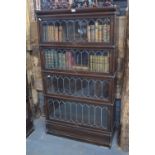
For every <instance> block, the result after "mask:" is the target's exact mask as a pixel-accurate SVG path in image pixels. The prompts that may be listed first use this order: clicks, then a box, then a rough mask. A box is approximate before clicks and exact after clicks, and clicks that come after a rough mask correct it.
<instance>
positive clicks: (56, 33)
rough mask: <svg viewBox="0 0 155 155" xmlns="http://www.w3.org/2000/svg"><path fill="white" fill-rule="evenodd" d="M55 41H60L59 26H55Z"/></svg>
mask: <svg viewBox="0 0 155 155" xmlns="http://www.w3.org/2000/svg"><path fill="white" fill-rule="evenodd" d="M54 41H55V42H57V41H59V29H58V26H55V27H54Z"/></svg>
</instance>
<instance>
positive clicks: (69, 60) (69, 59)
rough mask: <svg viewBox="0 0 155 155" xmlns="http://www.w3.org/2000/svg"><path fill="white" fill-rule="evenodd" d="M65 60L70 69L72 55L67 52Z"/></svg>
mask: <svg viewBox="0 0 155 155" xmlns="http://www.w3.org/2000/svg"><path fill="white" fill-rule="evenodd" d="M66 59H67V67H68V69H71V68H72V55H71V52H69V51H67V52H66Z"/></svg>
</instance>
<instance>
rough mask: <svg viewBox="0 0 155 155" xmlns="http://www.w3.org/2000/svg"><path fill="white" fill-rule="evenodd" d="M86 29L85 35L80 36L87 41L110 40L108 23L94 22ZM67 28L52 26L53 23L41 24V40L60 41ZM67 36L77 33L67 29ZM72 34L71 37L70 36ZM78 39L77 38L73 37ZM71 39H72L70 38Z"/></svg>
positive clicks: (106, 41)
mask: <svg viewBox="0 0 155 155" xmlns="http://www.w3.org/2000/svg"><path fill="white" fill-rule="evenodd" d="M86 28H87V30H86V33H87V35H86V37H84V38H82V39H83V40H86V41H88V42H105V43H108V42H109V41H110V25H109V24H103V25H101V24H99V23H98V22H96V23H95V24H94V25H88V26H87V27H86ZM66 32H67V30H65V28H64V27H63V26H56V25H55V26H54V25H43V41H45V42H62V41H63V34H64V40H67V38H65V36H67V35H66ZM68 33H69V34H68V36H70V37H69V38H74V36H75V37H77V36H78V35H76V34H74V33H75V32H70V31H68ZM71 36H72V37H71ZM80 38H81V37H80ZM75 39H77V40H78V38H75ZM71 41H72V40H71Z"/></svg>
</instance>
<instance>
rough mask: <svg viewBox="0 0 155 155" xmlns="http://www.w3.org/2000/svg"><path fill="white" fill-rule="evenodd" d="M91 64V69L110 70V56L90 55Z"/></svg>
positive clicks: (97, 70) (96, 70)
mask: <svg viewBox="0 0 155 155" xmlns="http://www.w3.org/2000/svg"><path fill="white" fill-rule="evenodd" d="M89 59H90V61H89V66H90V70H91V71H95V72H109V57H108V56H96V55H90V57H89Z"/></svg>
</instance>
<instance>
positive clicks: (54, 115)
mask: <svg viewBox="0 0 155 155" xmlns="http://www.w3.org/2000/svg"><path fill="white" fill-rule="evenodd" d="M47 104H48V109H49V119H51V120H58V121H63V122H68V123H72V124H77V125H82V126H87V127H92V128H98V129H102V130H108V129H110V126H109V123H108V122H109V119H110V117H109V114H110V108H109V107H108V106H105V105H92V104H87V103H85V102H77V101H70V100H60V99H57V98H56V99H55V98H48V99H47Z"/></svg>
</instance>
